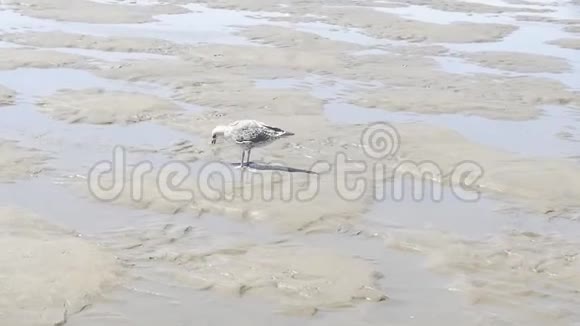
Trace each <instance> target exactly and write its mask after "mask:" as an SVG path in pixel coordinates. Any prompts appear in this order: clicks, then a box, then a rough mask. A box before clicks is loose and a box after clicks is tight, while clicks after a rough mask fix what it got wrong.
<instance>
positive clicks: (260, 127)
mask: <svg viewBox="0 0 580 326" xmlns="http://www.w3.org/2000/svg"><path fill="white" fill-rule="evenodd" d="M293 135H294V133H292V132H289V131H286V130H283V129H280V128H277V127H272V126H269V125H267V124H265V123H263V122H260V121H256V120H238V121H234V122H232V123H230V124H228V125H225V126H223V125H222V126H217V127H215V128H214V129H213V130H212V132H211V143H212V144H215V143H216V141H217V137H218V136H221V137H224V139H227V140H230V141H232V142H234V143H235V144H237V145H238V146H240V147H242V162H241V163H240V167H243V166H244V157H245V155H246V151H247V152H248V158H247V161H246V166H249V165H250V153H251V151H252V148H254V147H262V146H266V145H268V144H270V143H272V142H274V141H276V140H278V139H280V138H284V137H288V136H293Z"/></svg>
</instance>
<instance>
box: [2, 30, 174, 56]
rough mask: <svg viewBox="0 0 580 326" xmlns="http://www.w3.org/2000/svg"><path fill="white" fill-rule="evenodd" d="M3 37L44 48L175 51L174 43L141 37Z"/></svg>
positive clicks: (40, 34)
mask: <svg viewBox="0 0 580 326" xmlns="http://www.w3.org/2000/svg"><path fill="white" fill-rule="evenodd" d="M2 39H3V40H5V41H7V42H12V43H16V44H21V45H28V46H36V47H43V48H80V49H89V50H99V51H118V52H142V53H154V54H168V53H173V52H175V50H174V48H175V47H176V45H175V44H174V43H171V42H168V41H164V40H159V39H149V38H139V37H100V36H93V35H85V34H70V33H64V32H27V33H14V34H4V35H2Z"/></svg>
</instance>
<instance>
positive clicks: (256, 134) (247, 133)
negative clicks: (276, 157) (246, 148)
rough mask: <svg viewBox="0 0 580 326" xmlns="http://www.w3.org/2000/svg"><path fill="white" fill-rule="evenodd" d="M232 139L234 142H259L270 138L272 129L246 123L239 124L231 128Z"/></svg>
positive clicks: (272, 134)
mask: <svg viewBox="0 0 580 326" xmlns="http://www.w3.org/2000/svg"><path fill="white" fill-rule="evenodd" d="M231 135H232V139H233V140H234V141H235V142H236V143H240V144H243V143H260V142H264V141H267V140H269V139H271V138H272V137H273V136H274V133H273V131H271V130H270V129H268V128H264V127H262V126H259V125H256V124H253V123H247V124H240V125H238V126H237V127H235V128H234V129H233V130H232V134H231Z"/></svg>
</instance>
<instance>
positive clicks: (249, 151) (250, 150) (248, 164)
mask: <svg viewBox="0 0 580 326" xmlns="http://www.w3.org/2000/svg"><path fill="white" fill-rule="evenodd" d="M251 152H252V149H251V148H250V149H248V161H247V164H246V165H247V166H250V153H251Z"/></svg>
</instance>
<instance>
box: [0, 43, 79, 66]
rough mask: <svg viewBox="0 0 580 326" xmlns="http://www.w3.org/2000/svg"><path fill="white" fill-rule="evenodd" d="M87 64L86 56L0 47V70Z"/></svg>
mask: <svg viewBox="0 0 580 326" xmlns="http://www.w3.org/2000/svg"><path fill="white" fill-rule="evenodd" d="M87 66H88V64H86V58H84V57H82V56H78V55H74V54H68V53H61V52H56V51H49V50H36V49H30V48H0V70H8V69H16V68H23V67H33V68H58V67H71V68H81V67H87Z"/></svg>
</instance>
